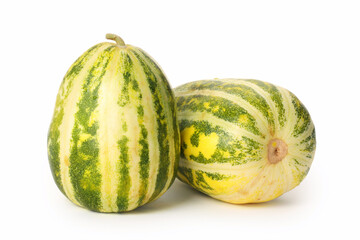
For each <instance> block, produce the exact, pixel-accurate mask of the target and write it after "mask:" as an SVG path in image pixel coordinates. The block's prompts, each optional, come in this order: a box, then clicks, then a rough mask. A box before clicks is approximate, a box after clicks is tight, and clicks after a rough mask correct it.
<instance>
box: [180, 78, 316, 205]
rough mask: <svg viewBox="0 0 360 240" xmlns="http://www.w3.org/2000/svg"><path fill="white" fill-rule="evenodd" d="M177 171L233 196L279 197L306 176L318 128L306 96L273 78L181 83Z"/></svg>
mask: <svg viewBox="0 0 360 240" xmlns="http://www.w3.org/2000/svg"><path fill="white" fill-rule="evenodd" d="M175 95H176V101H177V108H178V119H179V125H180V131H181V156H180V162H179V171H178V178H179V179H180V180H181V181H183V182H185V183H188V184H190V185H191V186H192V187H194V188H195V189H197V190H199V191H201V192H203V193H205V194H208V195H210V196H211V197H214V198H216V199H219V200H222V201H225V202H230V203H254V202H265V201H269V200H272V199H274V198H276V197H278V196H280V195H282V194H283V193H285V192H287V191H289V190H291V189H293V188H294V187H296V186H297V185H298V184H299V183H300V182H301V181H302V180H303V179H304V177H305V176H306V175H307V173H308V171H309V169H310V166H311V163H312V161H313V157H314V153H315V145H316V140H315V128H314V124H313V122H312V120H311V118H310V115H309V113H308V111H307V110H306V108H305V107H304V105H303V104H302V103H301V102H300V101H299V99H298V98H297V97H296V96H295V95H294V94H292V93H291V92H289V91H288V90H286V89H284V88H281V87H277V86H275V85H273V84H270V83H266V82H262V81H257V80H243V79H215V80H203V81H196V82H192V83H188V84H185V85H182V86H180V87H177V88H176V89H175Z"/></svg>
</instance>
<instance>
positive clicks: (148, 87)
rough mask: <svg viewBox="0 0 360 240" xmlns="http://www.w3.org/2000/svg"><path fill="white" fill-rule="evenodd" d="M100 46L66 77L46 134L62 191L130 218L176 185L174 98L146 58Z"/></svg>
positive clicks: (119, 46) (127, 48)
mask: <svg viewBox="0 0 360 240" xmlns="http://www.w3.org/2000/svg"><path fill="white" fill-rule="evenodd" d="M107 38H108V39H110V40H115V41H116V42H115V43H111V42H104V43H100V44H97V45H95V46H93V47H92V48H90V49H89V50H87V51H86V52H85V53H84V54H83V55H82V56H80V57H79V58H78V59H77V60H76V61H75V63H74V64H73V65H72V66H71V67H70V69H69V70H68V72H67V73H66V75H65V77H64V79H63V82H62V84H61V86H60V90H59V93H58V96H57V100H56V106H55V111H54V115H53V119H52V122H51V125H50V130H49V134H48V156H49V162H50V167H51V170H52V173H53V177H54V179H55V182H56V184H57V186H58V187H59V189H60V191H61V192H62V193H63V194H65V195H66V196H67V197H68V198H69V199H70V200H71V201H72V202H73V203H75V204H77V205H79V206H82V207H85V208H88V209H90V210H93V211H99V212H122V211H130V210H132V209H135V208H137V207H139V206H141V205H144V204H146V203H148V202H150V201H153V200H155V199H157V198H158V197H160V196H161V195H162V194H163V193H164V192H165V191H166V190H167V189H168V188H169V187H170V185H171V184H172V183H173V181H174V177H175V173H176V170H177V164H178V156H179V151H180V145H179V142H180V139H179V128H178V123H177V121H176V111H175V99H174V95H173V92H172V89H171V88H170V86H169V83H168V81H167V79H166V77H165V75H164V73H163V71H162V70H161V69H160V67H159V66H158V65H157V64H156V63H155V62H154V60H152V59H151V58H150V57H149V55H148V54H147V53H145V52H144V51H143V50H141V49H140V48H137V47H134V46H131V45H125V43H124V42H123V40H122V39H121V38H120V37H118V36H116V35H113V34H108V35H107Z"/></svg>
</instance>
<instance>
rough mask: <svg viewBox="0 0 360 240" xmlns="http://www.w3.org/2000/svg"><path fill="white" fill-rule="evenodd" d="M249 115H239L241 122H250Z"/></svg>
mask: <svg viewBox="0 0 360 240" xmlns="http://www.w3.org/2000/svg"><path fill="white" fill-rule="evenodd" d="M248 120H249V119H248V117H247V116H246V115H244V114H243V115H240V117H239V123H242V124H246V123H247V122H248Z"/></svg>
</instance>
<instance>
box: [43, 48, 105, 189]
mask: <svg viewBox="0 0 360 240" xmlns="http://www.w3.org/2000/svg"><path fill="white" fill-rule="evenodd" d="M100 46H101V44H97V45H95V46H93V47H91V48H90V49H88V50H87V51H86V52H85V53H84V54H82V55H81V56H80V57H79V58H78V59H77V60H76V61H75V62H74V63H73V64H72V66H71V67H70V69H69V70H68V72H67V73H66V74H65V77H64V78H63V81H62V84H61V87H60V89H59V94H58V97H57V100H56V104H55V111H54V115H53V119H52V121H51V125H50V129H49V133H48V142H49V146H48V152H49V156H48V158H49V163H50V168H51V172H52V174H53V177H54V180H55V183H56V185H57V186H58V187H59V189H60V191H61V192H62V193H63V194H65V192H64V189H63V186H62V182H61V175H60V157H59V154H60V142H59V137H60V131H59V127H60V125H61V123H62V120H63V116H64V101H65V100H66V99H67V97H68V96H69V93H70V90H71V87H72V84H73V79H75V78H76V76H78V74H79V73H80V71H81V70H82V69H83V67H84V62H86V61H88V60H89V59H90V58H91V57H92V56H93V54H94V52H96V50H97V49H98V48H99V47H100ZM66 83H67V84H66ZM65 84H66V89H65ZM57 108H58V110H57Z"/></svg>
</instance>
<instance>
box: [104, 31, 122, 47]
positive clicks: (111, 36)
mask: <svg viewBox="0 0 360 240" xmlns="http://www.w3.org/2000/svg"><path fill="white" fill-rule="evenodd" d="M106 39H109V40H113V41H115V42H116V44H118V45H120V46H125V42H124V40H122V38H121V37H119V36H118V35H116V34H112V33H107V34H106Z"/></svg>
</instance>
